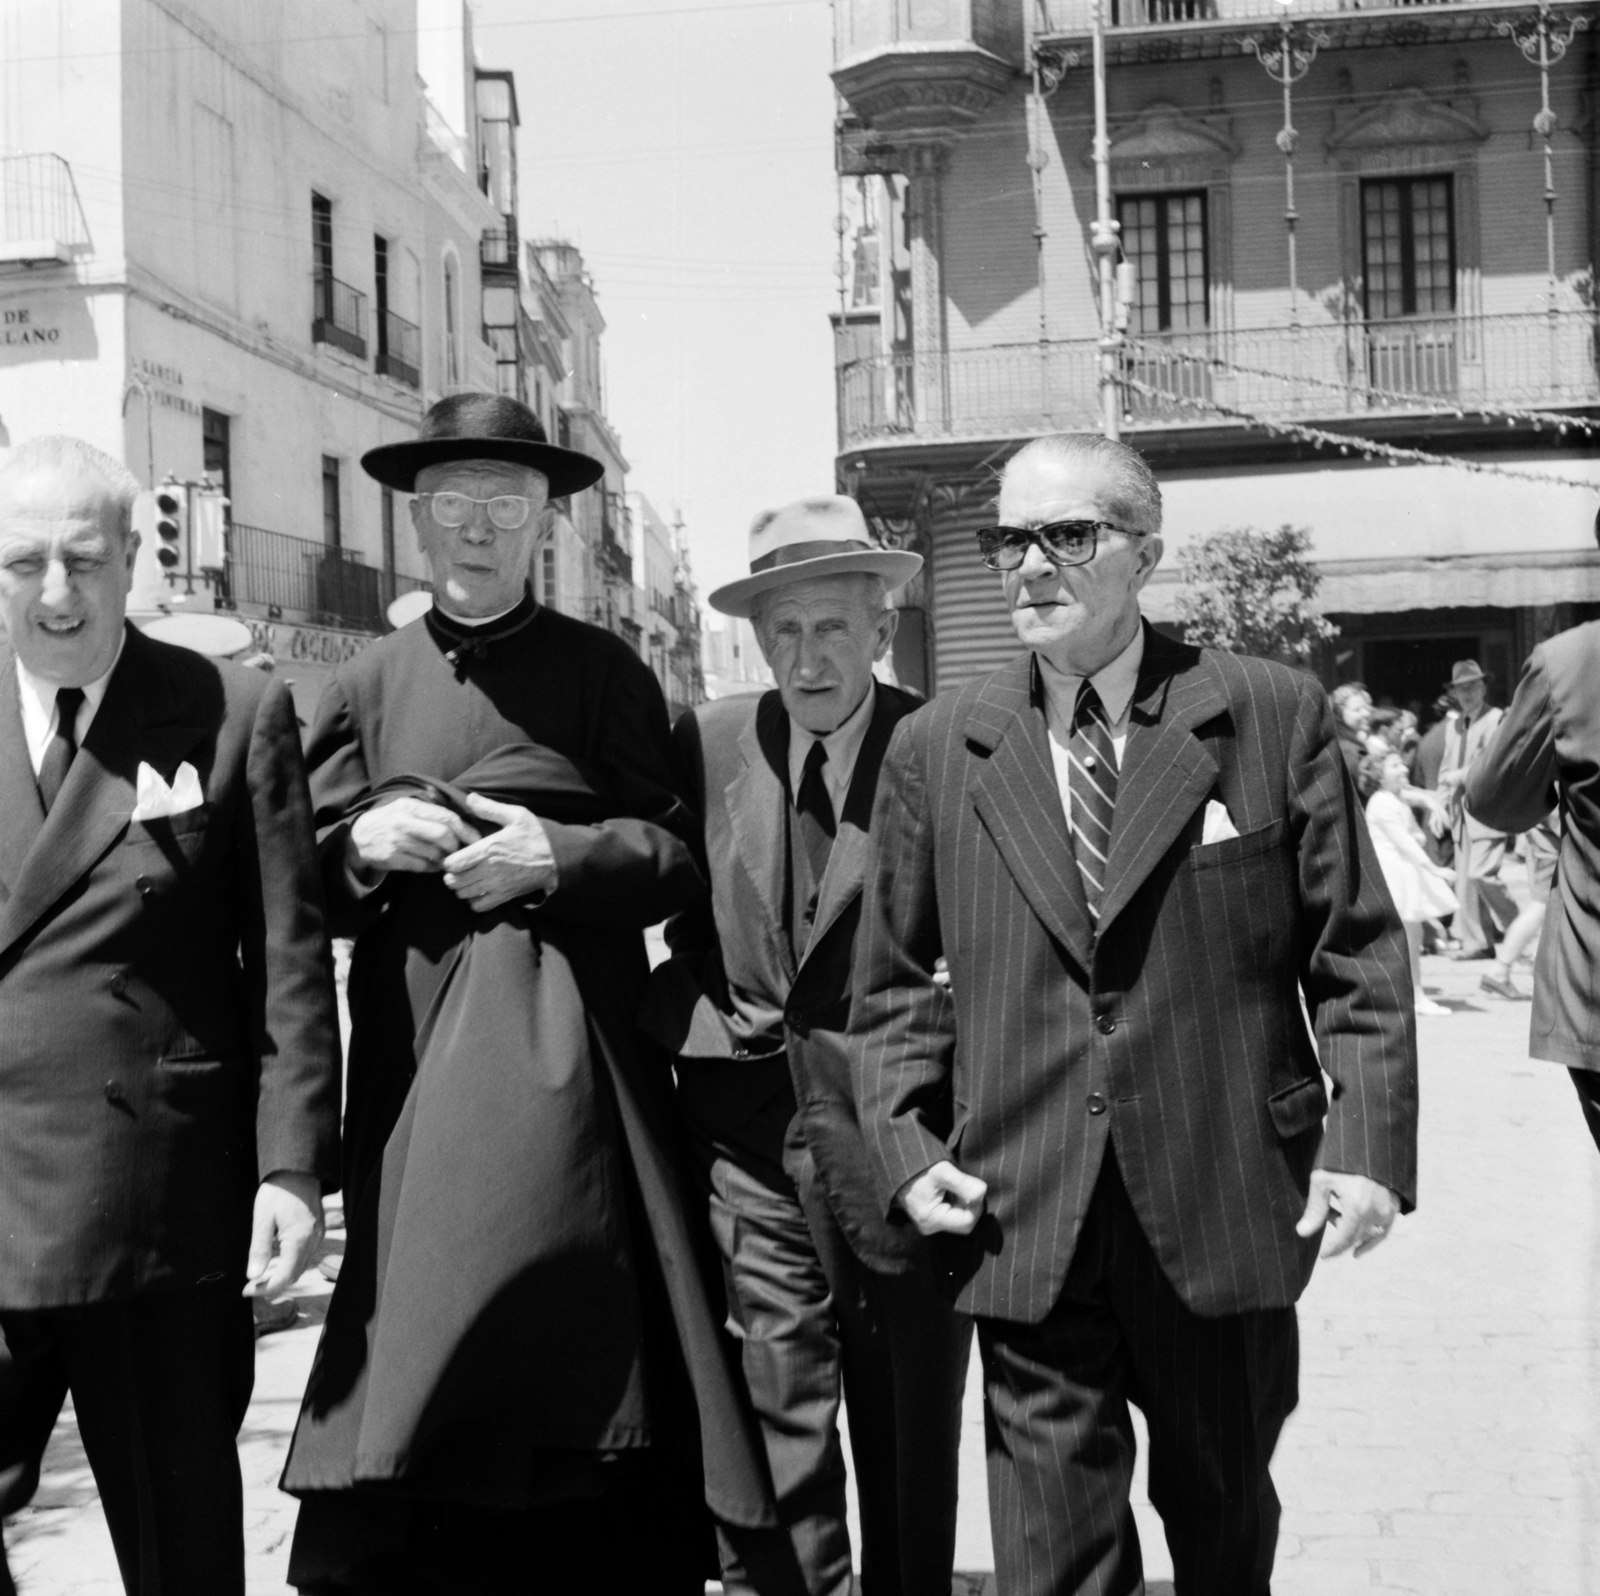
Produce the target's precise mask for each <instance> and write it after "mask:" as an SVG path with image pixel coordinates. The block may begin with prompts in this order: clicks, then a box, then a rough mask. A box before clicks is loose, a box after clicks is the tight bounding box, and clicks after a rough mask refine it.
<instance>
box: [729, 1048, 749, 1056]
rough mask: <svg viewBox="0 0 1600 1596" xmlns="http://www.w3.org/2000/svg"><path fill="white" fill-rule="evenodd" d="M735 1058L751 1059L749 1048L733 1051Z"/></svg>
mask: <svg viewBox="0 0 1600 1596" xmlns="http://www.w3.org/2000/svg"><path fill="white" fill-rule="evenodd" d="M733 1056H734V1057H735V1058H749V1057H750V1049H749V1048H747V1047H736V1048H735V1049H734V1050H733Z"/></svg>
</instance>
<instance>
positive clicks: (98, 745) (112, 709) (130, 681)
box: [0, 630, 204, 954]
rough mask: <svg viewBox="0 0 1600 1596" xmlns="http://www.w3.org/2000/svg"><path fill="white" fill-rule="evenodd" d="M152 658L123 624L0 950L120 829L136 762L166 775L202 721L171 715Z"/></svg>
mask: <svg viewBox="0 0 1600 1596" xmlns="http://www.w3.org/2000/svg"><path fill="white" fill-rule="evenodd" d="M153 656H154V650H153V649H152V647H151V645H150V644H148V643H146V642H145V641H144V640H143V639H142V638H141V637H140V636H139V634H138V633H137V632H135V631H132V630H130V632H129V635H128V641H127V644H126V646H125V647H124V648H123V651H122V658H121V659H120V660H119V661H118V662H117V667H116V669H115V670H114V671H113V672H112V675H111V680H110V682H109V683H108V684H107V686H106V696H105V698H104V699H103V700H102V701H101V704H100V708H99V709H98V710H97V711H96V712H95V717H94V721H93V723H92V724H91V725H90V727H89V734H88V736H87V737H85V738H84V741H83V747H82V748H80V749H79V750H78V755H77V757H76V758H75V759H74V760H73V762H72V769H71V770H70V771H68V772H67V779H66V781H65V782H64V783H63V784H62V788H61V792H60V794H59V795H58V796H57V798H56V801H55V805H54V807H53V808H52V809H51V811H50V813H49V815H48V816H46V817H44V820H43V823H42V824H41V825H40V827H39V829H38V831H37V833H36V835H35V836H34V839H33V842H32V844H31V846H30V847H29V848H28V850H27V853H26V854H25V856H24V857H23V860H22V863H21V866H20V868H19V869H18V871H17V874H16V877H15V879H14V881H13V883H12V890H11V897H10V899H9V901H8V902H7V903H6V904H5V906H4V908H3V910H0V954H3V953H4V952H5V951H6V950H7V949H9V948H10V946H11V944H12V943H13V942H15V941H16V939H17V938H18V937H19V936H21V935H22V934H23V933H24V932H25V931H26V930H27V929H28V928H29V927H30V926H31V925H33V924H34V922H35V921H36V920H38V918H39V917H40V916H41V915H42V914H44V913H45V912H46V911H47V910H48V909H49V908H50V906H51V905H52V904H54V903H55V902H56V900H57V899H58V898H60V897H61V895H62V894H63V893H64V892H66V891H67V889H68V888H69V887H71V886H72V884H73V883H74V882H75V881H77V880H78V879H79V878H80V877H81V876H82V875H83V874H84V873H85V872H86V871H88V870H89V869H90V867H91V866H92V865H93V864H94V862H95V861H96V860H97V859H99V858H100V856H101V855H102V854H104V853H105V852H106V850H107V849H108V848H110V847H111V845H112V844H113V843H114V842H115V841H116V840H117V838H118V837H119V836H120V835H121V834H122V833H123V832H124V831H125V830H126V829H127V826H128V821H129V817H130V816H131V815H132V813H133V806H134V798H135V791H136V788H137V778H138V770H139V763H140V761H141V760H147V761H149V762H150V763H151V764H153V765H154V766H155V767H156V768H157V769H158V770H162V771H163V772H164V773H166V774H168V775H170V774H171V769H172V767H174V766H175V765H176V762H177V760H178V759H180V758H181V757H182V755H183V754H184V753H187V752H188V751H189V749H191V748H192V747H193V746H194V744H195V742H196V741H198V739H199V738H200V736H201V735H202V733H203V730H204V728H203V727H200V726H192V725H184V724H182V723H181V722H179V721H177V720H176V719H175V715H174V707H173V704H172V699H171V691H170V688H169V687H168V684H167V681H166V677H165V673H164V672H162V671H161V670H160V669H159V665H158V664H157V663H156V661H155V659H154V657H153ZM24 758H26V751H25V750H24ZM29 768H30V769H31V766H30V767H29ZM34 803H35V804H37V803H38V796H37V788H35V796H34Z"/></svg>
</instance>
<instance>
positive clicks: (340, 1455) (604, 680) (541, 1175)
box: [283, 394, 772, 1596]
mask: <svg viewBox="0 0 1600 1596" xmlns="http://www.w3.org/2000/svg"><path fill="white" fill-rule="evenodd" d="M362 463H363V465H364V466H365V468H366V469H367V471H368V472H369V473H370V474H371V475H372V476H374V477H376V478H377V480H378V481H380V482H382V483H385V484H386V485H388V486H389V487H392V488H395V489H398V490H401V491H403V492H411V493H415V495H416V497H415V498H414V500H413V501H412V505H411V515H412V520H413V523H414V524H415V526H416V530H417V537H418V541H419V543H420V545H421V548H422V551H423V553H424V555H425V556H426V557H427V560H428V562H429V565H430V567H431V569H432V576H433V599H434V603H433V607H432V609H431V610H430V611H428V612H427V613H426V614H425V615H424V616H423V617H422V618H420V619H419V620H416V621H414V622H412V623H411V624H410V625H408V626H405V627H402V628H401V629H400V630H399V631H397V632H395V633H393V634H392V635H391V636H389V637H386V638H384V639H382V640H381V641H379V642H377V643H375V644H373V645H372V646H371V647H370V648H368V649H366V650H364V651H363V652H362V653H361V654H359V655H358V656H357V657H356V658H355V659H354V660H352V661H350V662H349V663H348V664H346V665H345V666H343V667H342V668H341V669H340V671H339V673H338V674H337V675H336V676H335V677H334V678H333V680H332V681H331V682H330V683H329V685H328V687H327V689H326V690H325V692H324V695H323V699H322V702H321V704H320V705H319V707H318V710H317V715H316V722H315V725H314V727H313V730H312V734H311V741H310V746H309V750H308V760H309V765H310V770H311V790H312V801H313V806H314V818H315V821H316V824H317V827H318V834H319V839H320V849H321V858H322V866H323V877H324V880H325V882H326V885H327V890H328V894H329V899H330V918H331V924H332V928H333V931H334V934H335V935H344V936H351V937H354V939H355V949H354V954H353V957H352V962H351V972H350V982H349V994H350V1018H351V1027H352V1034H351V1042H350V1058H349V1110H348V1114H347V1117H346V1136H345V1181H344V1194H345V1212H346V1223H347V1247H346V1254H345V1258H344V1263H343V1265H342V1267H341V1270H340V1275H339V1281H338V1285H337V1288H336V1290H335V1292H334V1295H333V1298H332V1301H331V1304H330V1308H329V1314H328V1323H327V1328H326V1330H325V1332H324V1336H323V1341H322V1344H321V1346H320V1348H319V1350H318V1354H317V1361H316V1364H315V1367H314V1368H313V1371H312V1375H311V1380H310V1384H309V1386H308V1389H307V1393H306V1399H305V1404H304V1407H303V1410H302V1414H301V1418H300V1423H299V1425H298V1427H297V1429H296V1432H295V1436H294V1439H293V1442H292V1443H291V1450H290V1456H289V1461H288V1464H287V1467H286V1469H285V1473H284V1482H283V1483H284V1487H285V1489H287V1490H290V1491H292V1492H294V1493H295V1494H297V1495H299V1496H300V1497H301V1498H302V1504H303V1505H302V1508H301V1513H300V1518H299V1522H298V1525H297V1527H296V1532H295V1542H294V1548H293V1552H292V1556H291V1561H290V1570H289V1573H290V1579H291V1581H292V1582H293V1583H294V1584H296V1585H298V1586H299V1587H300V1588H301V1589H302V1590H315V1591H342V1590H355V1591H358V1592H365V1591H373V1592H382V1593H383V1596H393V1593H395V1592H446V1591H451V1592H453V1591H474V1592H477V1591H500V1590H513V1589H518V1590H520V1589H529V1588H532V1582H533V1581H534V1580H535V1579H537V1580H538V1581H540V1582H541V1583H540V1584H539V1588H541V1589H543V1588H546V1586H548V1588H549V1589H551V1590H584V1591H593V1592H602V1593H615V1596H635V1593H636V1592H638V1591H641V1590H650V1591H653V1592H663V1593H681V1596H689V1593H691V1592H692V1593H694V1596H698V1593H699V1592H700V1590H701V1589H702V1585H703V1580H704V1577H705V1573H706V1569H705V1567H704V1566H703V1560H704V1559H707V1558H708V1555H709V1532H708V1530H707V1529H706V1526H705V1516H704V1515H705V1509H704V1506H703V1505H702V1504H703V1503H705V1504H709V1505H710V1507H711V1508H712V1509H713V1510H714V1511H715V1512H716V1513H717V1514H718V1515H719V1516H720V1517H724V1518H729V1519H731V1520H732V1521H733V1522H737V1523H744V1524H759V1523H761V1522H763V1521H764V1520H770V1519H771V1516H772V1508H771V1503H770V1497H769V1495H768V1493H767V1491H766V1487H765V1482H764V1477H763V1470H762V1464H761V1460H760V1456H759V1451H758V1446H759V1443H758V1441H757V1440H756V1438H755V1435H754V1429H753V1425H751V1424H750V1423H749V1422H748V1421H747V1419H746V1418H745V1408H744V1406H743V1403H742V1400H741V1398H740V1396H739V1393H738V1390H737V1384H736V1376H735V1375H734V1373H733V1371H732V1369H731V1368H730V1367H729V1364H728V1361H727V1355H726V1351H725V1348H724V1345H723V1341H722V1335H721V1328H720V1323H719V1319H720V1312H721V1310H720V1301H717V1302H715V1304H714V1297H715V1295H716V1294H715V1290H714V1286H713V1287H711V1288H710V1289H707V1277H706V1275H704V1274H702V1272H701V1265H702V1252H701V1250H700V1249H697V1246H696V1234H697V1230H698V1231H700V1232H703V1228H704V1227H703V1221H702V1222H700V1223H699V1224H698V1226H697V1225H696V1224H695V1223H693V1222H691V1218H690V1210H689V1208H688V1205H687V1203H686V1201H685V1199H684V1197H683V1195H682V1193H681V1191H680V1188H679V1184H678V1182H679V1168H678V1165H677V1162H676V1161H675V1159H674V1156H673V1142H672V1138H673V1135H674V1132H675V1130H676V1117H675V1112H674V1106H673V1102H672V1096H671V1082H670V1077H669V1075H668V1072H667V1071H666V1070H665V1069H658V1070H656V1071H655V1072H654V1073H653V1074H651V1073H647V1072H646V1071H644V1070H643V1069H642V1068H641V1055H640V1053H639V1051H638V1049H637V1048H636V1046H635V1044H634V1037H633V1030H632V1023H633V1019H634V1016H635V1015H636V1013H637V1011H638V1007H639V1002H640V998H641V995H642V991H643V987H644V982H645V979H646V976H647V973H648V966H647V961H646V956H645V950H644V939H643V931H644V928H645V927H646V926H648V925H651V924H653V923H654V922H656V921H659V920H661V919H664V918H665V917H666V916H667V915H669V914H672V913H673V912H675V911H677V910H680V909H683V908H685V907H686V906H688V905H689V904H690V903H692V902H694V901H695V900H696V899H697V898H698V897H699V896H700V894H701V893H702V891H703V887H702V883H701V879H700V875H699V872H698V870H697V868H696V865H695V861H694V857H693V851H692V848H691V846H690V839H691V837H692V832H693V823H692V820H691V818H690V815H689V812H688V810H687V808H686V807H685V805H684V803H683V801H682V799H681V798H680V796H679V791H678V786H679V783H678V777H677V774H676V768H675V763H674V759H673V751H672V746H671V737H670V730H669V727H668V724H667V717H666V710H665V706H664V704H663V701H662V697H661V692H660V689H659V687H658V686H657V684H656V680H655V678H654V676H653V675H652V674H651V672H650V671H649V669H648V668H647V667H646V666H645V665H644V664H643V663H642V661H641V660H640V659H639V657H638V655H637V654H636V653H634V651H633V650H632V649H630V648H629V647H628V646H627V644H626V643H624V642H623V641H622V640H621V639H620V638H617V637H614V636H612V635H611V634H610V633H608V632H604V631H601V630H600V629H599V628H597V627H593V626H590V625H587V624H586V623H584V622H582V621H578V620H575V619H572V618H570V617H568V616H564V615H561V614H559V613H557V612H555V611H553V610H550V609H547V608H545V607H543V606H541V605H539V604H537V603H536V602H535V601H534V598H533V595H532V593H531V591H530V589H529V585H528V578H527V573H528V569H529V561H530V558H531V556H532V554H533V551H534V549H535V547H536V545H537V543H538V541H539V527H540V518H541V515H542V512H543V511H544V508H545V504H546V501H547V499H548V498H549V497H550V496H551V495H556V496H561V495H565V494H571V493H576V492H579V491H581V490H582V489H584V488H586V487H588V486H590V485H591V484H592V483H594V482H595V481H597V480H598V479H599V477H600V475H601V471H602V467H601V465H600V464H599V462H598V461H595V460H593V459H590V458H589V457H588V456H587V455H583V454H578V453H576V452H574V451H572V450H570V449H563V448H556V447H553V446H552V445H550V444H549V443H548V442H547V441H546V440H545V436H544V432H543V429H542V428H541V427H540V425H539V422H538V420H537V418H536V417H535V416H534V415H533V413H532V412H531V411H530V410H528V409H527V407H526V406H524V405H522V404H519V403H518V402H517V401H516V400H514V399H510V398H506V397H502V396H498V395H481V394H462V395H453V396H451V397H448V398H445V399H443V400H441V401H440V402H439V403H438V404H436V405H435V406H434V407H433V408H432V409H431V410H430V411H429V412H428V414H427V416H426V417H425V418H424V421H423V428H422V435H421V437H420V438H419V439H418V440H417V441H415V442H413V443H400V444H390V445H386V446H384V447H382V448H378V449H374V450H372V451H370V452H369V453H368V454H367V455H366V456H365V457H364V459H363V462H362ZM704 1252H705V1253H709V1245H707V1246H706V1247H705V1249H704ZM714 1267H715V1266H714V1263H712V1264H710V1265H709V1272H710V1273H712V1274H714Z"/></svg>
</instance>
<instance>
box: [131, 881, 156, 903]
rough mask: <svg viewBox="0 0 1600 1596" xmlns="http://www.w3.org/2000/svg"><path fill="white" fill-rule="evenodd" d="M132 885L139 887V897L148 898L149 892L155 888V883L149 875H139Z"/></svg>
mask: <svg viewBox="0 0 1600 1596" xmlns="http://www.w3.org/2000/svg"><path fill="white" fill-rule="evenodd" d="M134 886H136V887H137V888H138V889H139V896H140V897H141V898H148V897H149V896H150V894H151V893H152V892H154V891H155V890H156V884H155V882H153V881H152V880H151V879H150V878H149V876H140V877H139V879H138V880H137V881H135V882H134Z"/></svg>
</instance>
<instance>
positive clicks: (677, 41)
mask: <svg viewBox="0 0 1600 1596" xmlns="http://www.w3.org/2000/svg"><path fill="white" fill-rule="evenodd" d="M472 9H473V13H474V15H475V18H476V38H477V49H478V58H479V62H480V64H481V65H483V66H486V67H495V68H507V67H509V68H510V69H511V70H512V71H513V72H515V73H516V80H517V100H518V108H519V110H520V111H521V115H522V132H521V142H520V144H519V147H518V160H519V175H520V180H521V225H522V230H523V234H524V236H525V237H529V238H535V237H540V236H550V235H559V236H562V237H565V238H567V239H570V240H571V241H572V242H573V243H575V244H577V245H579V246H580V248H581V249H582V250H583V253H584V259H585V263H586V264H587V266H588V268H589V271H590V274H591V276H592V277H593V278H594V281H595V285H596V288H597V290H598V294H599V300H600V307H601V310H602V312H603V313H604V315H605V318H606V332H605V337H604V339H603V341H602V345H601V347H602V350H603V352H604V361H605V371H606V379H607V390H606V411H607V415H608V417H609V419H610V421H611V424H612V425H613V426H614V427H615V428H616V429H617V431H618V433H619V434H620V436H621V439H622V447H623V453H624V455H625V456H626V458H627V460H628V465H629V472H628V486H629V488H630V489H634V490H638V491H640V492H642V493H643V494H644V495H645V496H646V497H647V498H648V499H649V500H650V501H651V502H652V503H653V504H654V505H655V507H656V509H657V510H658V511H660V512H661V514H662V515H664V516H665V517H666V518H667V519H668V520H669V521H670V520H671V519H672V518H673V515H674V512H677V511H681V513H682V515H683V520H684V525H685V529H686V531H687V533H688V537H689V546H690V551H691V561H692V564H693V568H694V575H695V582H696V585H697V586H698V588H699V590H700V593H701V596H702V599H703V598H704V596H705V594H706V593H707V592H708V591H710V589H711V588H713V587H715V586H717V585H718V584H719V583H722V582H727V581H731V580H733V579H734V578H736V577H739V576H743V575H745V574H747V572H748V569H749V561H748V554H747V548H746V534H747V532H748V529H749V526H750V522H751V520H752V519H753V518H754V516H755V514H756V512H757V511H758V510H761V509H763V508H765V507H768V506H774V505H780V504H786V503H788V502H790V501H791V500H794V499H798V498H801V497H803V496H804V495H806V494H808V493H816V492H823V493H829V492H832V491H833V454H834V395H833V345H832V332H831V329H830V327H829V323H828V312H829V310H830V309H832V308H834V307H835V306H836V305H837V303H838V289H837V279H836V277H835V275H834V270H833V265H834V261H835V259H836V251H837V237H836V234H835V232H834V225H833V223H834V217H835V215H836V213H837V210H838V200H837V195H836V192H835V181H834V174H833V110H834V100H833V86H832V84H831V82H830V81H829V78H828V72H829V69H830V67H831V66H832V48H833V46H832V26H833V22H832V11H831V8H830V6H829V4H828V3H827V0H776V3H775V0H473V7H472Z"/></svg>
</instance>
